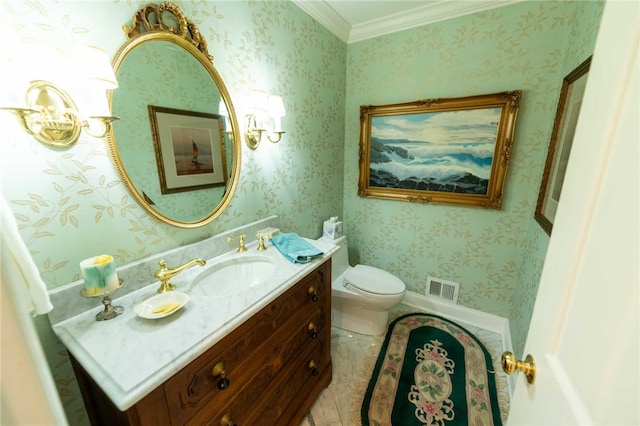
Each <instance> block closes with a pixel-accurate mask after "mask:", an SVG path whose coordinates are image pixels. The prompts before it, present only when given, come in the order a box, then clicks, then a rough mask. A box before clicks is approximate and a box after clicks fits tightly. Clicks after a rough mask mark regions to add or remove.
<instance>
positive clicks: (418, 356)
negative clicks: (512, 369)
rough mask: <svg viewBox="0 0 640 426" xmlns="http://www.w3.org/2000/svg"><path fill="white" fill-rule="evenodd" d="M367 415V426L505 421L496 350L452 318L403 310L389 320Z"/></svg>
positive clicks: (364, 408) (365, 403)
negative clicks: (492, 353)
mask: <svg viewBox="0 0 640 426" xmlns="http://www.w3.org/2000/svg"><path fill="white" fill-rule="evenodd" d="M361 417H362V425H363V426H369V425H370V426H390V425H395V426H405V425H406V426H412V425H439V426H445V425H474V426H480V425H487V426H489V425H496V426H498V425H502V420H501V417H500V408H499V406H498V397H497V392H496V384H495V378H494V369H493V363H492V361H491V356H490V355H489V352H488V351H487V349H486V348H485V347H484V345H483V344H482V343H481V342H480V341H479V340H478V339H477V338H476V337H475V336H474V335H473V334H471V333H470V332H469V331H467V330H465V329H464V328H463V327H461V326H459V325H458V324H456V323H454V322H452V321H449V320H447V319H445V318H442V317H438V316H435V315H429V314H423V313H412V314H407V315H403V316H401V317H399V318H397V319H396V320H394V321H393V322H392V323H391V324H389V330H388V331H387V334H386V336H385V339H384V342H383V343H382V347H381V348H380V353H379V355H378V359H377V361H376V364H375V367H374V369H373V374H372V376H371V379H370V381H369V386H368V387H367V391H366V393H365V395H364V399H363V403H362V409H361Z"/></svg>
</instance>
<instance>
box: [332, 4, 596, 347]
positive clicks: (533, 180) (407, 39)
mask: <svg viewBox="0 0 640 426" xmlns="http://www.w3.org/2000/svg"><path fill="white" fill-rule="evenodd" d="M602 8H603V3H602V2H562V1H545V2H538V1H526V2H521V3H516V4H513V5H509V6H505V7H501V8H497V9H492V10H489V11H485V12H481V13H476V14H473V15H469V16H464V17H459V18H456V19H451V20H447V21H443V22H438V23H434V24H431V25H427V26H423V27H418V28H415V29H411V30H406V31H402V32H399V33H395V34H390V35H385V36H380V37H376V38H374V39H370V40H365V41H361V42H358V43H353V44H350V45H349V48H348V55H347V98H346V116H345V123H346V137H345V184H344V187H345V192H344V226H345V232H346V234H347V235H348V236H349V247H350V249H351V251H350V255H351V262H352V263H358V262H361V263H364V264H369V265H373V266H377V267H380V268H383V269H386V270H388V271H390V272H392V273H394V274H395V275H397V276H398V277H400V278H401V279H402V280H403V281H404V282H405V283H406V285H407V288H408V290H410V291H413V292H416V293H420V294H424V290H425V285H426V281H427V277H428V276H434V277H438V278H442V279H445V280H451V281H455V282H459V283H460V291H459V296H458V297H459V298H458V303H459V304H461V305H464V306H467V307H470V308H473V309H477V310H480V311H483V312H487V313H491V314H495V315H499V316H502V317H505V318H508V319H509V320H510V328H511V334H512V341H513V346H514V350H515V352H516V353H520V352H521V351H522V349H523V347H524V341H525V338H526V333H527V330H528V327H529V321H530V318H531V312H532V310H533V305H534V302H535V295H536V293H537V288H538V282H539V278H540V274H541V271H542V265H543V263H544V256H545V253H546V249H547V245H548V241H549V239H548V237H546V236H545V235H544V232H543V231H542V229H541V228H540V227H539V226H537V224H536V223H535V221H534V220H533V212H534V209H535V204H536V199H537V196H538V189H539V185H540V179H541V175H542V168H543V166H544V161H545V157H546V153H547V147H548V144H549V137H550V134H551V128H552V122H553V118H554V115H555V110H556V105H557V99H558V95H559V91H560V87H561V84H562V79H563V77H564V76H565V75H566V73H567V72H568V71H567V70H571V69H573V68H574V67H575V66H577V65H578V64H580V63H581V62H582V61H584V59H586V58H587V57H588V56H589V55H590V54H591V53H592V52H593V47H594V44H595V38H596V34H597V28H598V23H599V22H600V15H601V13H602ZM517 89H522V90H523V95H522V99H521V103H520V112H519V115H518V120H517V123H516V133H515V140H514V145H513V151H512V157H511V160H510V164H509V170H508V174H507V179H506V182H505V194H504V198H503V205H502V209H501V210H499V211H494V210H483V209H476V208H470V207H459V206H453V207H452V206H444V205H435V204H434V205H430V204H418V203H415V204H414V203H406V202H399V201H388V200H379V199H374V198H361V197H358V195H357V186H358V146H359V145H358V144H359V134H360V127H359V126H360V117H359V107H360V105H385V104H393V103H401V102H410V101H415V100H419V99H426V98H448V97H461V96H470V95H478V94H486V93H494V92H501V91H506V90H517Z"/></svg>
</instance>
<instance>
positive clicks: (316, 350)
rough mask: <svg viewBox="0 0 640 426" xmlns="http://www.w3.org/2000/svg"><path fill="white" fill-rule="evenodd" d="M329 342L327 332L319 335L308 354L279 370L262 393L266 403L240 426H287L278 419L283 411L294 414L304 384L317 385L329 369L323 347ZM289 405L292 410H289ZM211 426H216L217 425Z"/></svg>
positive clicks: (329, 335)
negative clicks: (271, 383) (266, 396)
mask: <svg viewBox="0 0 640 426" xmlns="http://www.w3.org/2000/svg"><path fill="white" fill-rule="evenodd" d="M330 338H331V333H330V331H329V332H327V333H325V334H323V335H322V336H321V338H320V339H319V340H318V341H317V342H316V343H314V344H313V346H311V348H310V349H311V350H307V351H305V352H303V353H300V354H299V355H298V356H296V357H295V359H293V360H292V362H291V363H290V364H289V365H287V366H285V367H283V369H282V372H281V373H280V375H279V376H278V380H277V381H275V382H274V384H273V386H272V387H271V388H268V389H265V391H266V392H269V393H270V397H269V400H268V401H267V403H265V404H262V406H260V407H259V408H258V410H257V412H256V413H254V415H253V417H252V418H250V419H249V421H248V423H243V425H242V426H245V425H247V426H248V425H251V426H260V425H263V426H273V425H280V424H290V423H282V422H281V421H279V419H280V418H281V417H282V415H283V413H285V412H286V411H296V408H297V406H298V405H301V402H302V401H301V399H300V396H301V390H302V388H303V387H305V384H306V383H308V382H310V383H313V382H316V381H318V380H319V379H320V377H321V374H322V373H323V372H324V369H325V368H327V367H328V366H330V365H331V364H330V360H331V357H330V354H329V353H327V352H326V348H327V347H328V345H326V344H325V342H326V339H330ZM329 368H330V367H329ZM314 399H315V398H314ZM292 404H293V405H296V407H290V405H292ZM234 408H235V407H234ZM289 408H293V410H289ZM215 425H216V426H218V424H215Z"/></svg>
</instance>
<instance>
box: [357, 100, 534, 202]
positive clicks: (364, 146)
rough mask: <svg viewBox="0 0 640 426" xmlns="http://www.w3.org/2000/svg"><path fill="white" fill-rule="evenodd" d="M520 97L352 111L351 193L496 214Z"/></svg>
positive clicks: (423, 102) (425, 101)
mask: <svg viewBox="0 0 640 426" xmlns="http://www.w3.org/2000/svg"><path fill="white" fill-rule="evenodd" d="M521 96H522V91H521V90H514V91H508V92H499V93H491V94H487V95H474V96H466V97H462V98H430V99H422V100H418V101H413V102H406V103H398V104H389V105H362V106H360V149H359V171H360V176H359V179H358V195H359V196H361V197H373V198H386V199H391V200H400V201H410V202H418V203H425V204H427V203H434V204H456V205H462V206H473V207H481V208H489V209H500V208H501V206H502V197H503V194H504V183H505V180H506V175H507V168H508V165H509V159H510V158H511V151H512V147H513V143H514V134H515V123H516V118H517V116H518V111H519V109H520V103H519V102H520V98H521Z"/></svg>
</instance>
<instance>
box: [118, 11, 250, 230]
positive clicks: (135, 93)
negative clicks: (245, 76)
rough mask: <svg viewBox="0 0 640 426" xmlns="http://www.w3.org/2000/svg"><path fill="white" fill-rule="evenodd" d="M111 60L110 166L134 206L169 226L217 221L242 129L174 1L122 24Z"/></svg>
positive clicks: (229, 191)
mask: <svg viewBox="0 0 640 426" xmlns="http://www.w3.org/2000/svg"><path fill="white" fill-rule="evenodd" d="M123 29H124V31H125V35H126V37H127V42H126V43H125V44H124V45H123V46H122V47H121V48H120V50H119V51H118V52H117V53H116V57H115V58H114V71H115V73H116V76H117V79H118V85H119V88H118V89H117V90H114V91H112V92H111V94H110V103H111V111H112V113H113V115H115V116H118V117H120V120H118V121H117V124H116V125H114V126H113V128H112V130H111V132H110V134H109V135H108V137H107V143H108V146H109V151H110V153H111V156H112V159H113V161H114V164H115V167H116V169H117V170H118V173H119V174H120V177H121V178H122V179H123V181H124V183H125V185H126V186H127V189H128V190H129V192H130V193H131V195H132V196H133V197H134V198H135V199H136V201H137V202H138V203H139V204H140V205H141V206H142V207H143V208H145V209H146V210H147V211H148V212H149V213H150V214H151V215H153V216H155V217H156V218H158V219H160V220H162V221H164V222H166V223H169V224H171V225H174V226H179V227H183V228H194V227H198V226H202V225H204V224H206V223H209V222H210V221H212V220H213V219H215V218H216V217H217V216H218V215H219V214H220V213H222V211H223V210H224V208H225V207H226V206H227V205H228V204H229V202H230V201H231V197H232V196H233V193H234V191H235V188H236V185H237V180H238V176H239V172H240V155H241V148H240V142H239V141H240V138H239V137H234V135H239V134H240V133H239V130H238V129H239V127H238V123H237V119H236V115H235V110H234V108H233V104H232V103H231V98H230V97H229V93H228V92H227V89H226V87H225V84H224V82H223V81H222V78H221V77H220V75H219V74H218V72H217V71H216V69H215V68H214V66H213V59H212V57H211V56H210V55H209V53H208V51H207V45H206V41H205V40H204V38H203V37H202V36H201V35H200V33H199V31H198V29H197V27H196V26H195V24H193V23H192V22H191V21H189V20H188V19H186V17H185V16H184V14H183V13H182V12H181V11H180V9H179V8H178V7H177V6H176V5H175V4H173V3H168V2H165V3H162V4H160V5H156V4H148V5H147V6H145V7H144V8H143V9H140V10H139V11H138V12H137V13H136V15H135V16H134V18H133V25H132V26H131V27H128V26H125V27H124V28H123Z"/></svg>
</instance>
